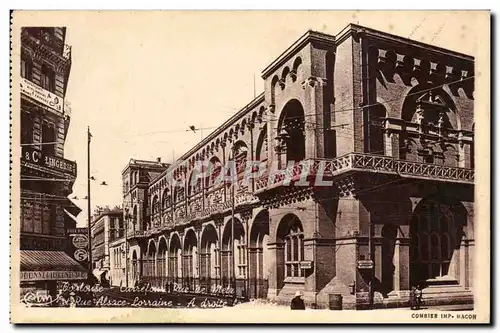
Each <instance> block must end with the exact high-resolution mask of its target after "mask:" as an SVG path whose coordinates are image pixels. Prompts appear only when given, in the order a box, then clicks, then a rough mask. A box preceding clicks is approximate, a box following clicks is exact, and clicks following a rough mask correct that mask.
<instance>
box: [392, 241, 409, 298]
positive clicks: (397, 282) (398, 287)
mask: <svg viewBox="0 0 500 333" xmlns="http://www.w3.org/2000/svg"><path fill="white" fill-rule="evenodd" d="M394 266H395V267H394V291H395V292H396V293H398V294H400V292H401V291H404V290H406V291H407V290H409V289H410V238H407V237H402V236H401V235H399V236H398V238H397V239H396V245H395V247H394Z"/></svg>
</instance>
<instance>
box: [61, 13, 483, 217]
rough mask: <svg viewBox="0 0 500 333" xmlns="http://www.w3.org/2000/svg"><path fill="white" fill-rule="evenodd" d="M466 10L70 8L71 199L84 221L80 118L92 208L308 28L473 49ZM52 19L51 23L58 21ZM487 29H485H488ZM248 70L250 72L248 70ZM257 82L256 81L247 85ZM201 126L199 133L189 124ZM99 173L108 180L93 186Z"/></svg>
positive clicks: (232, 108) (177, 148)
mask: <svg viewBox="0 0 500 333" xmlns="http://www.w3.org/2000/svg"><path fill="white" fill-rule="evenodd" d="M471 15H474V14H473V13H467V12H411V13H408V12H400V11H393V12H385V13H378V14H377V13H376V12H375V13H374V12H359V11H358V12H349V11H343V12H320V11H310V12H297V11H295V12H277V11H275V12H257V11H254V12H183V13H180V12H166V11H164V12H135V13H133V12H125V11H122V12H97V11H95V12H68V13H64V15H59V16H58V19H57V21H58V22H57V24H54V25H64V26H66V27H67V36H66V37H67V39H66V43H67V44H69V45H71V46H72V68H71V73H70V79H69V83H68V90H67V95H66V98H67V100H68V101H69V102H70V103H71V108H72V118H71V124H70V127H69V132H68V136H67V139H66V144H65V158H67V159H70V160H74V161H76V162H77V163H78V176H77V180H76V182H75V185H74V187H73V194H72V195H71V196H70V197H73V196H76V197H78V198H79V199H78V200H74V202H75V203H76V204H77V205H78V206H80V208H82V210H83V211H82V212H81V213H80V214H79V216H78V224H79V226H85V225H86V220H87V214H86V207H87V202H86V200H83V197H84V196H86V191H87V182H86V179H87V156H86V155H87V142H86V131H87V126H89V127H90V131H91V133H92V136H93V138H92V144H91V162H92V163H91V173H92V176H94V177H95V178H96V181H95V182H92V186H91V190H92V208H94V207H95V206H96V205H99V206H105V205H109V206H114V205H119V204H121V201H122V197H121V191H122V183H121V172H122V170H123V169H124V167H125V166H126V164H127V163H128V161H129V159H130V158H138V159H146V160H155V159H156V158H157V157H161V159H162V161H164V162H172V159H173V158H178V157H180V156H181V155H182V154H183V153H185V152H186V151H187V150H189V149H190V148H191V147H193V146H194V145H195V144H196V143H198V142H199V141H200V139H201V137H202V136H203V137H205V136H207V135H208V134H209V133H210V132H211V131H213V130H214V129H215V127H217V126H219V125H221V124H222V123H223V122H224V121H225V120H226V119H227V118H229V117H230V116H231V115H232V114H234V113H236V112H237V111H238V110H239V109H241V108H242V107H243V106H245V105H246V104H247V103H248V102H250V101H251V100H252V99H253V97H254V91H256V94H257V95H258V94H259V93H261V92H262V91H263V89H264V85H263V80H262V79H261V77H260V75H261V71H262V70H263V69H264V68H265V67H266V66H267V65H269V64H270V63H271V62H272V61H273V60H274V59H276V58H277V57H278V56H279V55H280V54H281V53H282V52H283V51H284V50H285V49H286V48H287V47H288V46H290V45H291V44H292V43H293V42H294V41H295V40H297V39H298V38H299V37H300V36H301V35H303V34H304V33H305V32H306V31H307V30H308V29H312V30H316V31H321V32H325V33H329V34H333V35H335V34H337V33H338V32H340V31H341V30H342V29H343V28H344V27H345V26H346V25H348V24H349V23H357V24H360V25H364V26H367V27H370V28H374V29H377V30H382V31H385V32H389V33H392V34H396V35H399V36H403V37H410V38H411V39H415V40H419V41H422V42H424V43H431V44H434V45H436V46H440V47H444V48H447V49H450V50H454V51H458V52H462V53H465V54H469V55H472V56H474V55H475V54H476V49H477V41H478V40H479V39H478V38H480V36H477V35H476V33H475V21H474V19H473V17H471ZM55 23H56V22H55ZM488 38H489V37H488ZM254 78H255V79H254ZM254 82H255V89H254ZM190 125H194V126H196V127H201V128H205V129H204V130H203V131H202V133H200V132H197V133H193V132H190V131H188V126H190ZM102 181H105V182H106V183H107V184H108V186H100V185H99V184H100V183H101V182H102Z"/></svg>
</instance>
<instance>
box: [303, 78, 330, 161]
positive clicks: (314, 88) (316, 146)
mask: <svg viewBox="0 0 500 333" xmlns="http://www.w3.org/2000/svg"><path fill="white" fill-rule="evenodd" d="M326 81H327V80H326V79H325V78H321V77H315V76H310V77H309V78H307V79H306V80H304V82H302V88H303V89H304V90H305V95H304V97H305V103H306V105H304V114H305V121H306V124H305V133H304V134H305V140H306V157H313V158H314V157H323V155H324V150H323V147H324V140H323V135H324V129H323V127H324V123H323V109H322V103H323V86H325V85H326Z"/></svg>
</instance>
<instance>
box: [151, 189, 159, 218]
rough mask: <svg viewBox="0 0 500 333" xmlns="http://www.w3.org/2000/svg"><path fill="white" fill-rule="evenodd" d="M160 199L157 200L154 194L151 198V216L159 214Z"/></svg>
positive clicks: (156, 195)
mask: <svg viewBox="0 0 500 333" xmlns="http://www.w3.org/2000/svg"><path fill="white" fill-rule="evenodd" d="M159 203H160V199H159V198H158V194H155V195H154V196H153V200H151V208H152V209H151V213H152V215H153V216H154V215H156V214H158V213H159V212H160V205H159Z"/></svg>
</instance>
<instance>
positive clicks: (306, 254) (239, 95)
mask: <svg viewBox="0 0 500 333" xmlns="http://www.w3.org/2000/svg"><path fill="white" fill-rule="evenodd" d="M11 15H12V18H11V55H10V56H11V109H10V112H11V119H12V123H11V125H12V127H11V128H12V130H11V156H12V157H11V170H12V173H11V207H12V209H11V321H12V322H14V323H125V322H126V323H188V322H191V323H193V322H194V323H209V322H218V323H236V322H238V323H276V322H280V323H295V322H302V323H374V322H380V323H415V324H420V323H449V324H457V323H464V324H478V323H489V322H490V303H491V300H490V283H491V281H490V264H491V263H490V214H489V212H490V195H489V193H490V184H489V182H490V168H489V165H490V157H489V152H490V149H489V147H490V104H489V103H490V13H489V12H488V11H413V12H404V11H224V12H217V11H13V12H12V14H11Z"/></svg>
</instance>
